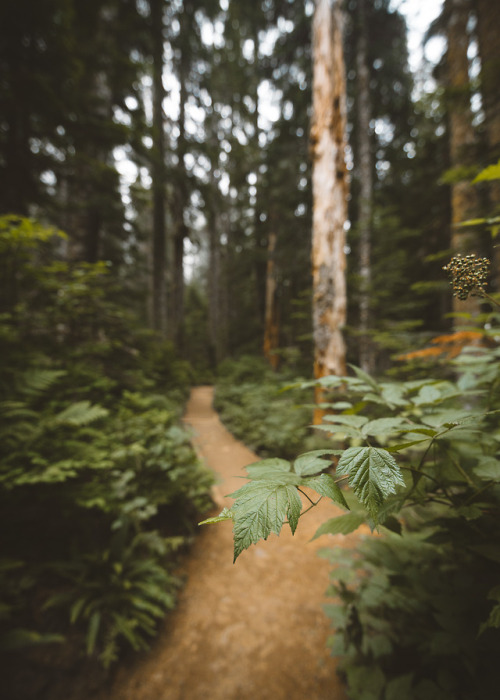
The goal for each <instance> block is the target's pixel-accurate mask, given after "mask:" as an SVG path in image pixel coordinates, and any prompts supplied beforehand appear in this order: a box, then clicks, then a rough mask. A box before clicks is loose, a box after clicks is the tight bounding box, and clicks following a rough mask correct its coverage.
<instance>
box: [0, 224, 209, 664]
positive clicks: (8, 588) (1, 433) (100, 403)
mask: <svg viewBox="0 0 500 700" xmlns="http://www.w3.org/2000/svg"><path fill="white" fill-rule="evenodd" d="M60 235H61V234H57V233H56V232H54V231H51V230H47V229H44V228H42V227H40V226H39V225H38V224H36V223H34V222H32V221H30V220H27V219H20V218H18V217H3V218H2V219H0V259H1V263H0V266H1V269H0V276H1V277H2V280H3V283H4V286H5V288H4V290H3V291H4V294H3V296H2V308H1V314H0V345H1V356H2V364H1V366H0V391H1V396H2V399H1V401H0V529H1V530H2V535H3V537H2V539H3V545H2V554H1V560H0V586H1V589H2V605H1V607H0V639H1V646H2V649H3V651H4V652H6V653H7V654H9V655H10V657H11V658H12V660H14V658H15V656H16V654H17V653H18V652H20V653H22V654H26V653H28V650H30V649H31V650H34V649H36V648H39V647H40V646H41V645H45V646H46V645H47V644H49V645H57V644H61V643H64V642H65V640H68V639H73V640H75V639H76V640H77V644H76V646H77V648H79V649H80V652H81V653H82V654H87V655H89V656H91V657H92V658H95V659H99V661H100V663H101V664H102V665H104V666H105V667H108V666H109V665H110V664H111V663H113V662H114V661H115V660H116V659H117V658H118V656H119V654H120V652H121V650H122V649H123V648H126V647H131V648H133V649H144V648H146V646H147V645H148V643H149V641H150V639H151V637H152V635H154V633H155V629H156V624H157V622H158V620H160V619H161V618H162V617H163V616H164V615H165V612H166V611H168V610H170V609H171V608H172V607H173V606H174V604H175V596H176V592H177V589H178V587H179V581H178V579H177V578H176V576H175V575H174V573H173V568H174V565H175V561H176V556H177V554H176V553H177V552H178V551H179V550H180V549H181V548H182V547H184V546H185V545H186V544H187V543H188V542H189V541H190V538H191V537H192V535H193V533H194V529H195V528H194V524H195V522H196V520H197V517H198V515H199V514H200V513H202V512H204V511H205V510H206V509H207V508H208V507H210V506H211V500H210V496H209V490H210V486H211V483H212V477H211V475H210V474H209V473H208V472H207V471H206V470H205V468H204V467H202V466H201V464H200V463H199V461H198V460H197V458H196V455H195V453H194V451H193V449H192V447H191V445H190V442H189V436H188V435H187V433H186V432H185V430H184V429H183V428H182V427H181V424H180V421H179V419H180V416H181V412H182V410H183V403H184V399H185V398H186V395H187V391H188V388H189V381H190V377H191V370H190V368H189V365H187V363H185V362H184V361H182V360H179V359H177V358H176V357H175V354H174V353H173V350H172V348H171V346H169V345H168V344H166V343H161V342H160V341H158V340H157V339H156V338H155V337H154V336H153V335H152V334H151V333H150V332H148V331H144V330H143V329H141V327H140V326H139V325H138V324H137V322H136V321H135V319H134V317H133V316H132V315H131V314H130V313H129V312H127V311H125V310H124V309H123V306H121V305H120V304H119V303H118V301H117V299H118V298H119V294H120V292H119V290H117V289H116V288H115V286H114V282H113V278H112V275H111V274H110V272H109V270H108V269H107V266H106V265H105V264H103V263H97V264H95V265H90V264H69V263H67V262H64V261H61V260H58V259H57V255H56V253H57V240H58V237H60ZM54 649H57V647H54ZM55 653H56V655H57V651H55ZM13 663H14V661H13Z"/></svg>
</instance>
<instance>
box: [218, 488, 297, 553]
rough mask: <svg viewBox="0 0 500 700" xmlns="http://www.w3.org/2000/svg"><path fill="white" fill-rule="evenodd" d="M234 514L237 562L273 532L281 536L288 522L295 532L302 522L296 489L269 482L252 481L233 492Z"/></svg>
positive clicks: (232, 509)
mask: <svg viewBox="0 0 500 700" xmlns="http://www.w3.org/2000/svg"><path fill="white" fill-rule="evenodd" d="M230 495H231V498H236V499H237V500H236V502H235V503H234V505H233V507H232V508H231V511H232V514H233V534H234V560H235V561H236V559H237V557H238V556H239V555H240V554H241V552H242V551H243V550H244V549H247V548H248V547H250V545H251V544H255V543H256V542H258V541H259V540H262V539H263V540H266V539H267V538H268V537H269V535H270V534H271V532H274V533H275V534H276V535H279V534H280V532H281V528H282V526H283V523H284V522H285V520H286V519H288V522H289V524H290V529H291V530H292V533H294V532H295V529H296V527H297V523H298V521H299V516H300V511H301V508H302V501H301V499H300V496H299V494H298V492H297V489H296V488H295V486H293V485H291V484H280V483H278V482H273V481H269V480H265V481H250V482H249V483H248V484H245V485H244V486H242V487H241V489H238V490H237V491H235V492H234V493H232V494H230Z"/></svg>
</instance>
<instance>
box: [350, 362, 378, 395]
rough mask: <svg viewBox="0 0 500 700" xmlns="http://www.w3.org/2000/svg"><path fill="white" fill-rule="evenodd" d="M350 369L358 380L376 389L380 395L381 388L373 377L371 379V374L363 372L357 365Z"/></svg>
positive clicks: (351, 366)
mask: <svg viewBox="0 0 500 700" xmlns="http://www.w3.org/2000/svg"><path fill="white" fill-rule="evenodd" d="M349 367H350V368H351V369H352V371H353V372H354V374H355V375H356V377H358V379H361V380H362V381H363V382H365V384H368V386H370V387H371V388H372V389H375V391H376V392H377V393H379V386H378V384H377V382H376V381H375V380H374V379H373V378H372V377H370V375H369V374H367V373H366V372H363V370H362V369H360V368H359V367H356V365H351V364H350V365H349Z"/></svg>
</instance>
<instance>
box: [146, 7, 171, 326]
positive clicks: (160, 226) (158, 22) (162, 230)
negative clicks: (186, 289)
mask: <svg viewBox="0 0 500 700" xmlns="http://www.w3.org/2000/svg"><path fill="white" fill-rule="evenodd" d="M150 8H151V34H152V40H153V131H152V137H153V151H152V172H151V176H152V180H153V241H152V249H153V303H152V308H153V327H154V328H155V330H157V331H159V332H160V333H161V334H162V335H165V333H166V325H167V319H166V315H167V314H166V305H167V298H166V297H167V291H166V226H165V185H166V176H165V135H164V131H163V100H164V99H165V97H166V93H165V88H164V85H163V64H164V60H163V29H164V19H163V0H150Z"/></svg>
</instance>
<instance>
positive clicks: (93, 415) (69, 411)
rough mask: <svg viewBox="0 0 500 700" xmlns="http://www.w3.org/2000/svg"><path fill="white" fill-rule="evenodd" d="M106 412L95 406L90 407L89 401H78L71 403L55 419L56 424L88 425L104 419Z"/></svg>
mask: <svg viewBox="0 0 500 700" xmlns="http://www.w3.org/2000/svg"><path fill="white" fill-rule="evenodd" d="M107 415H108V411H107V410H106V409H105V408H103V407H102V406H98V405H97V404H95V405H93V406H92V405H91V403H90V401H78V402H77V403H73V404H71V405H70V406H68V408H65V409H64V411H61V413H58V414H57V416H56V417H55V420H56V422H57V423H67V424H69V425H75V426H80V425H88V424H89V423H93V422H94V421H96V420H99V419H100V418H105V417H106V416H107Z"/></svg>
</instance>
